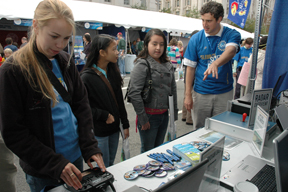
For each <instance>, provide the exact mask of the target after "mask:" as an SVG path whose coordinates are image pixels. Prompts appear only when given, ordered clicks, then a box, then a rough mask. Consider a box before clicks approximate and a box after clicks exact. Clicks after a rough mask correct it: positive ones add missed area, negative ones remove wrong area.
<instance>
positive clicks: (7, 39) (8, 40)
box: [5, 37, 13, 45]
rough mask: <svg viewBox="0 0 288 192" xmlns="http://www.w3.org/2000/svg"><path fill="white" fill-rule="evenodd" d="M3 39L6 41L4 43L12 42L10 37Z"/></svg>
mask: <svg viewBox="0 0 288 192" xmlns="http://www.w3.org/2000/svg"><path fill="white" fill-rule="evenodd" d="M5 41H6V43H7V44H8V45H10V44H12V43H13V40H12V38H11V37H7V38H6V39H5Z"/></svg>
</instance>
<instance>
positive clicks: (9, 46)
mask: <svg viewBox="0 0 288 192" xmlns="http://www.w3.org/2000/svg"><path fill="white" fill-rule="evenodd" d="M7 48H10V49H11V50H12V51H13V52H15V51H17V50H18V48H17V47H16V46H15V45H6V46H5V47H4V50H5V49H7Z"/></svg>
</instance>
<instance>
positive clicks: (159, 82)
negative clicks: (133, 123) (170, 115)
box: [128, 56, 178, 125]
mask: <svg viewBox="0 0 288 192" xmlns="http://www.w3.org/2000/svg"><path fill="white" fill-rule="evenodd" d="M147 61H149V63H150V67H151V77H152V81H153V83H152V101H151V102H150V103H148V104H144V102H143V100H142V97H141V91H142V90H143V88H144V85H145V83H147V81H148V67H147V62H146V61H145V60H144V59H138V60H137V61H136V63H135V66H134V68H133V71H132V72H131V79H130V89H129V93H128V96H129V97H130V98H131V102H132V104H133V107H134V110H135V112H136V114H137V115H138V121H139V123H140V125H144V124H145V123H147V122H148V121H149V119H148V116H147V114H146V112H145V109H144V107H148V108H152V109H169V97H168V96H169V95H173V99H174V114H175V115H174V118H175V120H178V108H177V91H176V82H175V76H174V70H173V66H172V64H171V62H167V63H162V64H160V63H158V62H157V61H155V60H154V59H153V58H152V57H150V56H148V58H147Z"/></svg>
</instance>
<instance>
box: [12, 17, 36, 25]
mask: <svg viewBox="0 0 288 192" xmlns="http://www.w3.org/2000/svg"><path fill="white" fill-rule="evenodd" d="M14 24H15V25H20V26H32V19H15V20H14Z"/></svg>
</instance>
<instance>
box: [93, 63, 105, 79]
mask: <svg viewBox="0 0 288 192" xmlns="http://www.w3.org/2000/svg"><path fill="white" fill-rule="evenodd" d="M92 67H94V68H96V69H98V70H99V71H100V72H101V73H103V75H104V76H105V77H106V79H108V78H107V74H106V72H105V71H104V70H103V69H101V68H100V67H98V66H97V65H95V64H93V65H92Z"/></svg>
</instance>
